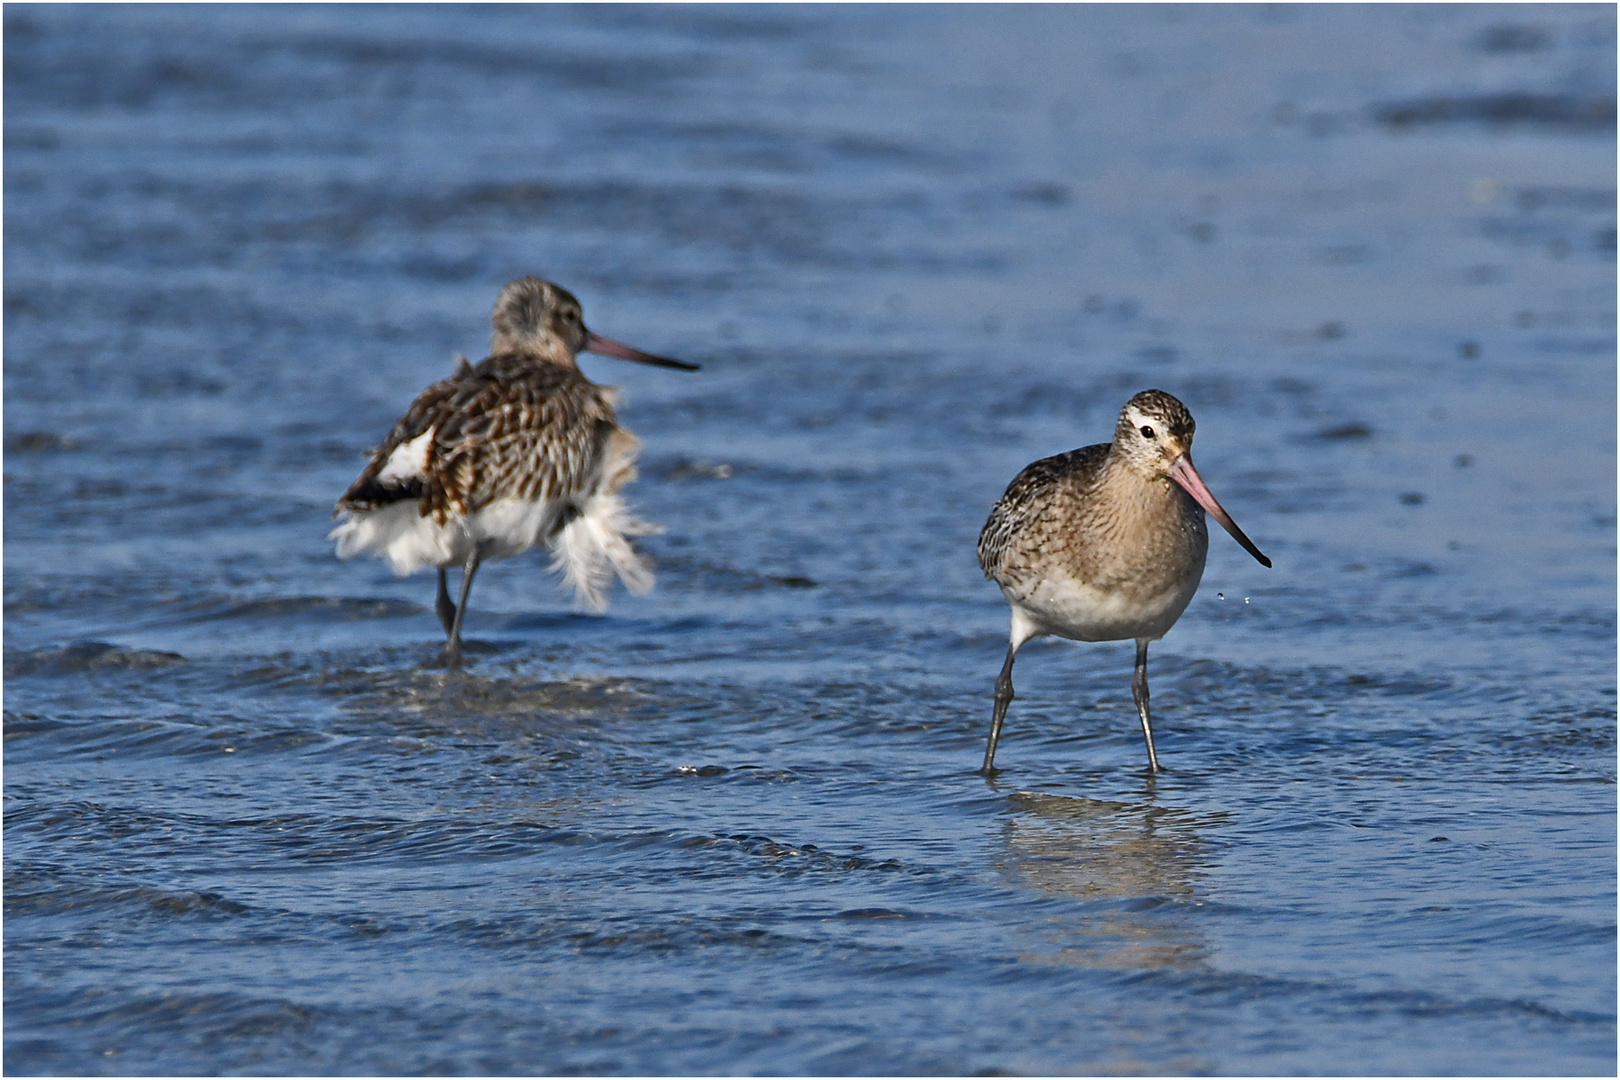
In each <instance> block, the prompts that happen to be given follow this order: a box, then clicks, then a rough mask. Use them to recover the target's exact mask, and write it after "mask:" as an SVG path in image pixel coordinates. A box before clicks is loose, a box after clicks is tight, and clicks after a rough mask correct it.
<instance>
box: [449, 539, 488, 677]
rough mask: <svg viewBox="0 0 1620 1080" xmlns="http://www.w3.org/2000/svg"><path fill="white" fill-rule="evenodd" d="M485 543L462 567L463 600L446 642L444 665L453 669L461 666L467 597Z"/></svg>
mask: <svg viewBox="0 0 1620 1080" xmlns="http://www.w3.org/2000/svg"><path fill="white" fill-rule="evenodd" d="M483 558H484V548H483V545H479V546H478V547H475V548H473V551H472V554H471V555H469V556H467V563H466V565H465V566H463V567H462V568H461V602H460V603H459V604H457V605H456V621H455V622H454V623H452V624H451V625H450V640H449V641H446V642H445V643H444V666H445V667H447V668H449V669H450V670H451V671H455V670H456V669H458V668H460V667H461V620H463V619H465V618H466V617H467V597H468V596H469V595H471V593H472V583H473V575H474V574H476V573H478V564H479V563H480V562H482V561H483Z"/></svg>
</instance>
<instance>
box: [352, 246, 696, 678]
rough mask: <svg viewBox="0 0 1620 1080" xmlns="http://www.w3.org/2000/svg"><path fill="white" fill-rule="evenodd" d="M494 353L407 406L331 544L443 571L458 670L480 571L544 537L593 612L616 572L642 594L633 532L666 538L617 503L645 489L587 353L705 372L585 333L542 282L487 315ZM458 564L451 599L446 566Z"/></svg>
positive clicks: (442, 598)
mask: <svg viewBox="0 0 1620 1080" xmlns="http://www.w3.org/2000/svg"><path fill="white" fill-rule="evenodd" d="M491 321H492V322H493V324H494V335H493V336H492V338H491V341H490V355H489V357H488V358H487V359H485V360H483V361H482V362H480V363H478V364H476V365H474V364H469V363H468V362H467V361H466V360H465V359H463V360H462V361H461V362H460V364H459V365H458V366H457V368H456V371H455V374H453V375H451V376H450V377H449V378H448V379H445V380H443V381H442V382H436V383H434V384H433V385H432V386H430V387H428V388H427V389H426V390H424V391H422V393H421V394H420V395H419V396H418V397H417V399H416V400H415V401H414V402H412V403H411V407H410V408H409V409H408V410H406V413H405V415H404V416H403V417H401V418H400V420H399V422H398V423H397V424H395V425H394V429H393V430H392V431H390V432H389V433H388V438H386V439H384V440H383V444H382V445H381V446H379V447H378V448H377V449H376V450H375V451H374V452H373V453H372V455H371V463H370V464H369V465H367V466H366V469H365V471H364V472H362V473H361V474H360V478H359V479H358V480H356V481H355V482H354V484H353V485H352V486H350V488H349V490H348V491H346V492H344V494H343V498H341V499H339V500H338V504H337V510H336V516H337V517H338V518H339V519H340V521H339V523H338V525H337V527H336V528H335V529H333V530H332V534H331V536H330V537H329V538H328V539H331V540H335V541H337V553H338V557H339V558H345V559H346V558H349V557H350V556H352V555H360V554H367V555H377V556H380V557H382V558H384V559H387V560H388V563H389V565H390V566H392V567H393V569H394V572H395V573H397V574H400V575H405V574H411V573H415V572H416V571H417V570H420V569H422V568H423V567H426V566H434V567H437V568H438V571H439V597H438V605H437V607H438V613H439V621H440V622H441V623H443V624H444V632H445V636H446V641H445V646H444V662H445V664H446V666H448V667H451V668H455V667H458V666H460V663H461V624H462V620H463V619H465V618H466V616H467V597H468V594H469V593H471V591H472V583H473V575H474V574H476V573H477V572H478V567H479V564H480V563H481V562H483V561H485V560H489V559H505V558H509V557H511V556H513V555H516V554H518V553H519V552H521V551H524V550H526V549H527V548H529V547H531V546H533V545H534V544H536V543H538V542H541V541H544V542H545V543H546V544H547V546H549V547H550V549H551V553H552V560H551V567H552V569H553V570H556V571H560V572H561V573H562V574H563V578H564V581H565V583H566V584H568V585H572V586H573V588H574V592H575V596H576V597H577V599H578V600H579V602H580V603H581V604H582V605H584V606H586V607H589V608H591V609H593V610H596V611H601V610H603V609H604V608H605V607H606V606H607V601H606V599H605V597H604V592H605V591H606V589H607V587H608V586H609V585H610V584H612V580H613V575H614V573H615V572H616V573H617V574H618V576H619V578H620V580H622V581H623V582H624V584H625V587H626V588H628V589H630V590H631V591H632V592H646V591H647V590H648V589H650V588H652V584H653V575H652V571H651V569H650V568H649V567H648V566H647V563H646V562H645V560H643V559H642V557H641V556H640V555H638V554H637V553H636V550H635V549H634V548H633V547H631V545H630V542H629V541H628V540H627V539H625V538H626V537H627V536H639V535H645V534H647V533H649V532H655V531H657V528H656V526H652V525H648V524H647V523H645V522H642V521H638V520H636V518H635V517H633V516H632V515H631V513H630V511H629V508H628V507H626V506H625V504H624V501H623V500H622V499H621V498H620V496H619V489H620V488H622V487H623V486H624V485H625V484H626V483H628V482H629V481H631V480H633V479H635V475H636V472H635V458H636V451H637V448H638V447H639V445H640V444H639V443H638V442H637V441H636V438H635V436H633V435H631V434H630V433H629V432H627V431H625V430H624V429H623V428H621V427H619V425H618V423H617V422H616V421H615V419H614V415H613V406H614V404H615V403H616V401H617V398H618V394H617V392H616V391H615V390H614V389H613V387H611V386H598V385H596V384H595V383H593V382H591V381H590V380H589V379H587V378H586V377H585V376H584V375H583V374H581V373H580V370H579V367H578V365H577V364H576V363H575V362H574V357H575V356H576V355H577V354H578V353H581V352H594V353H601V354H602V355H604V356H616V357H618V358H620V359H621V360H635V361H637V362H639V363H643V364H656V365H658V366H659V367H669V368H679V369H680V370H682V371H696V370H697V365H695V364H685V363H682V362H681V361H679V360H666V359H664V358H663V357H661V356H653V355H651V354H650V353H644V352H641V351H640V350H638V349H632V348H630V347H629V346H628V345H621V344H619V343H618V342H616V341H610V340H608V339H607V338H604V337H600V336H598V335H597V334H593V333H591V332H590V331H589V330H587V329H586V328H585V323H584V320H583V318H582V317H581V314H580V306H579V301H578V300H576V299H574V297H573V296H572V295H571V294H570V293H569V292H568V291H567V290H565V289H562V288H559V287H558V286H556V285H553V284H551V283H550V282H548V281H541V280H540V279H539V278H534V277H526V278H519V279H518V280H516V281H513V282H511V283H509V284H508V285H507V286H506V288H504V289H502V290H501V295H500V296H499V298H497V299H496V301H495V310H494V313H493V315H492V316H491ZM451 566H460V567H461V598H460V600H459V601H457V602H454V603H453V602H451V600H450V590H449V587H448V585H447V583H446V580H445V571H446V569H447V568H448V567H451Z"/></svg>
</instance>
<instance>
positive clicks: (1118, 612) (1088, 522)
mask: <svg viewBox="0 0 1620 1080" xmlns="http://www.w3.org/2000/svg"><path fill="white" fill-rule="evenodd" d="M1193 427H1194V425H1193V418H1192V413H1190V412H1188V411H1187V407H1186V406H1185V405H1183V404H1182V403H1181V402H1179V401H1177V400H1176V399H1175V398H1173V397H1171V396H1170V395H1169V394H1166V393H1164V392H1163V391H1162V390H1144V391H1142V392H1141V393H1140V394H1137V395H1136V396H1135V397H1133V398H1131V400H1130V401H1128V402H1126V403H1125V408H1124V409H1122V410H1121V411H1120V414H1119V423H1118V424H1117V425H1116V426H1115V428H1114V441H1113V442H1112V443H1101V444H1099V445H1097V446H1086V447H1082V448H1081V449H1079V450H1071V451H1069V452H1068V453H1066V454H1059V455H1057V456H1056V457H1049V458H1042V459H1041V460H1040V461H1037V462H1035V463H1034V464H1032V465H1030V466H1029V467H1028V468H1026V469H1024V471H1023V472H1021V473H1019V474H1018V476H1017V477H1016V478H1015V479H1014V480H1013V482H1012V483H1011V484H1010V485H1009V486H1008V488H1007V493H1006V494H1005V495H1003V496H1002V497H1001V501H1000V502H998V503H996V505H995V507H994V508H993V509H992V510H991V511H990V520H988V521H986V522H985V523H984V531H983V532H981V533H980V534H979V566H980V567H982V568H983V569H984V576H985V577H986V578H987V579H989V580H991V581H994V582H995V583H996V584H998V585H1000V586H1001V591H1002V593H1003V594H1004V595H1005V596H1006V597H1007V603H1009V604H1011V605H1012V636H1011V641H1010V643H1009V644H1008V646H1007V662H1006V663H1005V664H1004V665H1003V666H1002V669H1001V676H1000V677H999V678H998V679H997V680H996V702H995V710H994V713H993V715H992V717H991V721H990V740H989V743H988V745H987V746H986V747H985V750H984V769H983V771H984V772H985V773H986V774H987V775H988V774H990V773H992V772H994V771H995V759H996V741H997V739H999V738H1000V737H1001V724H1002V721H1003V720H1005V719H1006V716H1007V706H1008V705H1009V704H1010V703H1011V702H1012V699H1013V684H1012V669H1013V659H1014V658H1015V657H1016V656H1017V655H1018V650H1019V649H1020V648H1021V647H1022V646H1023V644H1024V642H1026V641H1028V640H1029V639H1030V638H1032V637H1038V636H1040V635H1042V634H1055V635H1056V636H1058V637H1065V638H1069V639H1070V640H1073V641H1124V640H1127V639H1130V638H1135V639H1136V677H1135V679H1134V680H1133V681H1132V683H1131V689H1132V691H1133V693H1134V696H1135V698H1136V711H1137V712H1138V713H1139V714H1140V715H1141V718H1142V735H1143V736H1144V737H1145V738H1146V739H1147V751H1148V766H1149V768H1150V769H1151V770H1152V771H1153V772H1158V771H1159V758H1158V755H1157V754H1155V753H1154V751H1153V722H1152V719H1151V717H1150V716H1149V714H1148V679H1147V650H1148V642H1150V641H1157V640H1158V639H1159V638H1161V637H1163V636H1164V635H1165V633H1166V632H1167V631H1168V630H1169V629H1170V627H1172V626H1174V625H1175V622H1176V620H1177V619H1179V618H1180V617H1181V613H1182V612H1183V611H1185V610H1187V605H1188V604H1189V603H1190V602H1191V601H1192V598H1193V593H1195V592H1197V591H1198V582H1199V580H1200V579H1202V578H1203V576H1204V557H1205V556H1206V555H1207V554H1208V553H1209V530H1208V529H1207V528H1206V526H1205V524H1204V514H1205V512H1206V511H1207V512H1208V513H1210V514H1211V515H1213V516H1214V518H1215V520H1216V521H1218V522H1220V523H1221V525H1222V526H1223V527H1224V528H1225V529H1226V531H1227V532H1229V533H1231V534H1232V537H1233V539H1235V540H1236V541H1237V542H1238V543H1240V544H1242V545H1243V548H1244V550H1246V551H1247V552H1248V553H1249V554H1250V555H1253V556H1254V557H1255V558H1256V559H1258V560H1259V561H1260V564H1261V565H1262V566H1267V567H1269V566H1270V565H1271V560H1270V559H1268V558H1266V557H1265V556H1264V555H1262V554H1261V553H1260V549H1259V548H1257V547H1255V546H1254V544H1253V543H1251V542H1250V541H1249V538H1248V537H1247V536H1244V535H1243V530H1242V529H1240V528H1238V527H1237V524H1236V523H1235V522H1234V521H1233V520H1232V518H1231V516H1230V515H1228V514H1227V512H1226V511H1225V510H1223V509H1222V508H1221V504H1220V503H1218V502H1216V501H1215V496H1213V495H1211V494H1210V492H1209V488H1207V487H1205V486H1204V481H1203V480H1202V479H1201V478H1200V477H1199V475H1198V471H1197V470H1196V469H1194V468H1193V463H1192V455H1191V451H1192V441H1193Z"/></svg>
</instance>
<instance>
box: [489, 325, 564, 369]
mask: <svg viewBox="0 0 1620 1080" xmlns="http://www.w3.org/2000/svg"><path fill="white" fill-rule="evenodd" d="M489 352H490V355H491V356H521V357H524V358H525V359H528V360H538V361H539V362H541V363H543V364H554V365H556V366H557V367H564V368H573V369H575V370H576V371H577V370H578V369H579V365H578V364H577V363H575V362H574V354H573V353H572V352H570V351H569V349H568V346H567V345H566V344H564V343H563V342H562V340H561V339H559V338H557V337H555V336H553V335H551V334H544V335H542V334H502V333H496V334H495V335H494V337H492V338H491V339H490V342H489Z"/></svg>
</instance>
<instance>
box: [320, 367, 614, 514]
mask: <svg viewBox="0 0 1620 1080" xmlns="http://www.w3.org/2000/svg"><path fill="white" fill-rule="evenodd" d="M613 404H614V392H613V390H612V389H611V388H609V387H603V386H598V385H596V384H595V383H593V382H591V381H590V380H589V379H587V378H585V376H584V375H583V374H581V373H580V371H579V369H578V368H577V367H574V366H572V365H569V366H567V367H564V366H562V365H560V364H556V363H552V362H548V361H544V360H538V359H537V358H536V357H534V356H533V355H531V354H527V353H517V352H509V353H505V354H502V355H500V356H491V357H489V358H488V359H486V360H484V361H483V362H481V363H479V364H477V365H476V366H475V365H472V364H469V363H467V362H466V361H465V360H463V361H462V362H461V366H460V367H459V368H458V369H457V371H456V373H455V374H454V375H451V376H450V377H449V378H448V379H444V380H442V381H440V382H436V383H434V384H433V385H432V386H430V387H428V388H427V389H426V390H424V391H422V393H421V394H420V395H418V396H417V398H416V400H415V401H414V402H412V403H411V407H410V408H409V409H408V410H406V413H405V415H404V416H403V417H401V418H400V420H399V422H398V423H396V424H395V425H394V427H393V430H392V431H390V432H389V433H388V437H387V438H386V439H384V440H383V443H382V445H381V446H379V447H378V448H377V449H376V450H375V451H374V452H373V453H372V456H371V463H370V464H369V465H367V466H366V469H365V471H364V472H362V473H361V474H360V478H359V479H358V480H356V481H355V482H354V484H353V485H352V486H351V487H350V488H349V490H348V491H347V492H345V493H344V495H343V498H342V499H340V500H339V501H338V509H339V510H370V509H375V508H377V507H379V506H382V505H385V504H387V503H390V502H395V501H398V500H400V499H412V498H414V499H417V500H419V501H420V505H421V512H422V515H423V516H424V517H426V516H428V515H432V516H433V518H434V519H435V520H436V521H438V522H439V523H440V524H443V523H444V522H445V521H446V520H447V519H448V517H449V516H450V515H451V514H459V515H463V516H465V515H467V514H471V513H473V512H475V511H477V510H481V509H483V508H484V507H485V506H488V505H489V504H490V503H491V502H493V501H494V500H496V499H498V498H506V497H514V498H520V499H529V500H541V499H567V498H569V497H571V496H575V495H579V494H581V493H582V492H583V491H584V490H585V487H584V485H585V482H586V481H587V480H592V479H594V478H595V476H594V474H595V472H596V468H597V463H598V462H599V461H600V460H601V458H602V454H603V451H604V449H605V448H606V446H607V444H608V441H609V440H610V439H612V438H613V437H614V436H615V434H618V435H620V436H622V437H623V438H630V436H629V435H628V434H626V433H624V432H621V431H620V429H619V428H618V425H617V423H616V422H615V419H614V415H613ZM429 431H432V432H433V439H432V441H431V442H430V443H429V444H428V447H427V454H426V459H425V463H426V468H425V470H424V475H421V476H407V477H400V478H397V479H394V480H392V481H391V482H382V481H379V479H378V478H379V476H380V475H381V474H382V472H383V469H384V467H385V466H386V465H387V463H388V460H389V458H390V457H391V456H392V455H393V453H394V451H395V450H397V449H399V447H400V446H402V445H404V444H405V443H409V442H411V441H412V440H413V439H416V438H418V437H419V436H421V435H424V434H426V433H427V432H429ZM614 479H615V480H617V483H616V484H615V485H614V486H615V488H616V487H618V486H620V485H622V484H623V483H625V482H626V481H628V480H629V479H632V477H631V476H620V477H616V478H614Z"/></svg>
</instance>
